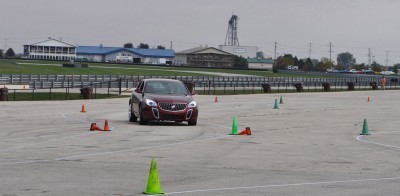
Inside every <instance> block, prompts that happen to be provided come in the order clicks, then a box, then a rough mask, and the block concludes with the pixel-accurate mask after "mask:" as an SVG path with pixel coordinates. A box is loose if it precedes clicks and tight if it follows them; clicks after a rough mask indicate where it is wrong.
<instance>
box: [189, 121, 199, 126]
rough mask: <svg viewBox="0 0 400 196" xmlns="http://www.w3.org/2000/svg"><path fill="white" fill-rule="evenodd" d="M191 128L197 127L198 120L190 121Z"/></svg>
mask: <svg viewBox="0 0 400 196" xmlns="http://www.w3.org/2000/svg"><path fill="white" fill-rule="evenodd" d="M188 125H189V126H195V125H197V120H196V121H188Z"/></svg>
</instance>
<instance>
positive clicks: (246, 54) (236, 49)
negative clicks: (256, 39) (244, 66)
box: [219, 45, 257, 59]
mask: <svg viewBox="0 0 400 196" xmlns="http://www.w3.org/2000/svg"><path fill="white" fill-rule="evenodd" d="M219 49H220V50H223V51H225V52H228V53H231V54H234V55H236V56H241V57H243V58H246V59H247V58H256V57H257V47H256V46H228V45H220V46H219Z"/></svg>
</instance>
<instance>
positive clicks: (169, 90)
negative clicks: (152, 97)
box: [144, 81, 188, 95]
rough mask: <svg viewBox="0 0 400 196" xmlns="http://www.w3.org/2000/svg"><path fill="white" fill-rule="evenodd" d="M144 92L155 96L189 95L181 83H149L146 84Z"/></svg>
mask: <svg viewBox="0 0 400 196" xmlns="http://www.w3.org/2000/svg"><path fill="white" fill-rule="evenodd" d="M144 92H145V93H155V94H177V95H187V94H188V91H187V89H186V87H185V85H184V84H183V83H181V82H175V81H148V82H147V83H146V86H145V89H144Z"/></svg>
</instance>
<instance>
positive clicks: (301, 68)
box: [294, 59, 304, 70]
mask: <svg viewBox="0 0 400 196" xmlns="http://www.w3.org/2000/svg"><path fill="white" fill-rule="evenodd" d="M294 65H295V66H297V67H298V68H299V70H303V69H304V60H303V59H300V60H299V61H298V62H297V63H296V62H295V64H294Z"/></svg>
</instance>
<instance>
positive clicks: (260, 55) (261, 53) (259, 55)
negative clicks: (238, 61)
mask: <svg viewBox="0 0 400 196" xmlns="http://www.w3.org/2000/svg"><path fill="white" fill-rule="evenodd" d="M256 55H257V58H258V59H265V57H264V52H262V51H259V52H257V54H256Z"/></svg>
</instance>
